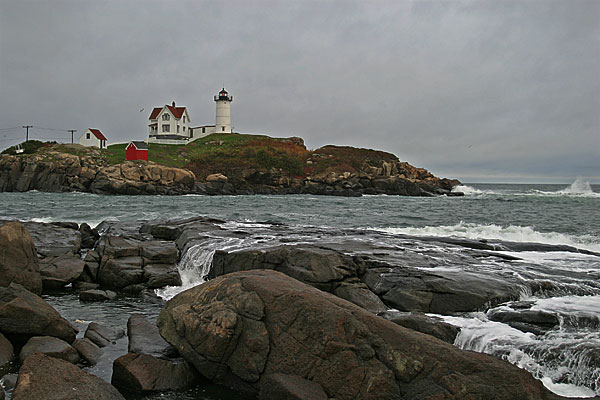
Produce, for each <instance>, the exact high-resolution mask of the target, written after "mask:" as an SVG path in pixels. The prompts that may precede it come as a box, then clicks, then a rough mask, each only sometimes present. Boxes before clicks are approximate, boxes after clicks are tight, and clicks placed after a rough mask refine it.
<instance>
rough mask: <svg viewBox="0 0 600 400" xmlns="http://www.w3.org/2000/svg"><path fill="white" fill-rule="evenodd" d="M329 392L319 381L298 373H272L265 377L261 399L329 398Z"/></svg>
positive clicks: (317, 399) (307, 399)
mask: <svg viewBox="0 0 600 400" xmlns="http://www.w3.org/2000/svg"><path fill="white" fill-rule="evenodd" d="M327 398H328V397H327V394H325V392H324V391H323V388H322V387H321V385H319V384H318V383H315V382H313V381H309V380H308V379H304V378H302V377H300V376H297V375H285V374H272V375H268V376H266V377H265V378H264V380H263V382H262V385H261V387H260V393H259V396H258V399H259V400H270V399H285V400H327Z"/></svg>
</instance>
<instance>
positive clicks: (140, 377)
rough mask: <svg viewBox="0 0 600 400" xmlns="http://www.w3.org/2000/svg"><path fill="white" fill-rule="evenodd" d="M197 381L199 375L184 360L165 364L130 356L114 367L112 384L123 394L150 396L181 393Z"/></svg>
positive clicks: (151, 358) (155, 358)
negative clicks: (157, 393) (144, 394)
mask: <svg viewBox="0 0 600 400" xmlns="http://www.w3.org/2000/svg"><path fill="white" fill-rule="evenodd" d="M197 381H198V373H197V372H196V371H195V369H194V367H193V366H192V365H191V364H190V363H188V362H187V361H185V360H182V359H180V360H179V361H177V362H175V361H172V360H162V359H160V358H157V357H154V356H151V355H149V354H137V353H128V354H125V355H124V356H121V357H119V358H117V359H116V360H115V361H114V363H113V375H112V379H111V383H112V384H113V385H114V386H115V387H117V388H119V389H120V390H121V391H123V392H133V393H148V392H159V391H164V390H179V389H184V388H186V387H189V386H192V385H194V384H195V383H197Z"/></svg>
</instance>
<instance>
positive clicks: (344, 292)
mask: <svg viewBox="0 0 600 400" xmlns="http://www.w3.org/2000/svg"><path fill="white" fill-rule="evenodd" d="M333 294H335V295H336V296H338V297H341V298H342V299H344V300H348V301H349V302H351V303H354V304H356V305H357V306H360V307H362V308H364V309H365V310H367V311H370V312H372V313H374V314H377V313H379V312H382V311H386V310H387V309H388V307H387V306H386V305H385V304H384V303H383V301H381V300H380V299H379V297H377V295H376V294H375V293H373V292H371V291H370V290H369V288H368V287H367V285H365V284H364V283H362V282H355V283H342V284H340V286H338V287H337V288H335V290H334V291H333Z"/></svg>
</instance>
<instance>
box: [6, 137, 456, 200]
mask: <svg viewBox="0 0 600 400" xmlns="http://www.w3.org/2000/svg"><path fill="white" fill-rule="evenodd" d="M236 139H237V140H238V141H239V139H238V138H236ZM292 139H294V140H292ZM246 143H247V145H243V144H242V145H240V144H237V143H236V145H235V147H234V146H230V147H227V146H222V145H223V144H222V142H215V141H207V142H206V143H200V144H197V145H196V146H197V147H196V148H195V149H194V147H193V146H192V145H190V146H186V147H185V148H183V147H182V149H183V150H185V151H190V152H192V151H194V150H196V151H202V152H204V153H203V154H205V157H206V159H201V158H196V159H192V160H193V161H191V162H188V163H187V164H186V166H187V168H189V169H184V168H175V167H168V166H165V165H160V164H157V163H154V162H146V161H123V162H121V163H119V164H113V165H111V163H110V162H109V161H108V160H109V158H108V157H107V153H106V150H99V149H94V148H86V147H82V146H79V145H53V146H48V147H46V148H44V149H42V150H40V151H38V152H37V153H35V154H31V155H18V156H16V155H0V191H3V192H12V191H16V192H23V191H28V190H40V191H49V192H65V191H81V192H90V193H99V194H131V195H135V194H170V195H172V194H187V193H199V194H209V195H218V194H302V193H306V194H324V195H338V196H360V195H363V194H391V195H405V196H433V195H441V194H448V195H452V194H454V193H452V192H451V190H452V188H453V187H454V186H456V185H458V184H459V183H460V182H459V181H456V180H449V179H440V178H438V177H436V176H434V175H433V174H431V173H430V172H428V171H427V170H425V169H422V168H415V167H413V166H412V165H410V164H408V163H406V162H402V161H400V160H399V159H398V158H397V157H396V156H395V155H393V154H390V153H385V152H381V151H375V150H368V149H357V148H352V147H337V146H325V147H322V148H320V149H317V150H315V151H308V150H306V148H305V147H304V143H303V142H302V139H300V138H291V139H272V138H268V139H264V138H263V139H261V140H260V142H259V141H257V140H255V139H252V140H248V141H247V142H246ZM211 146H213V147H215V149H216V150H215V151H212V147H211ZM276 146H279V147H276ZM182 149H179V148H178V149H177V151H183V150H182ZM169 151H172V149H169ZM155 153H156V155H157V156H161V157H163V158H164V159H166V158H165V155H164V154H161V153H160V149H156V151H155ZM166 160H167V161H180V160H176V159H173V160H171V159H166ZM198 160H200V161H202V162H200V161H198Z"/></svg>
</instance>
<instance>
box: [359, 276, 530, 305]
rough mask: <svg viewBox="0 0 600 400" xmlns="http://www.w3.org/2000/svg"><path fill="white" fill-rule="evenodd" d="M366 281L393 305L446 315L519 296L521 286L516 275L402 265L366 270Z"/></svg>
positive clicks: (375, 291)
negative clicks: (420, 268) (427, 268)
mask: <svg viewBox="0 0 600 400" xmlns="http://www.w3.org/2000/svg"><path fill="white" fill-rule="evenodd" d="M364 282H365V283H366V284H367V285H368V286H369V288H370V289H371V290H372V291H373V292H374V293H375V294H377V295H379V296H380V298H381V299H382V300H383V301H384V302H385V303H386V304H388V305H389V306H391V307H392V308H395V309H397V310H400V311H418V312H424V313H434V314H443V315H449V314H453V313H457V312H470V311H479V310H485V309H487V308H489V307H490V306H494V305H497V304H501V303H504V302H507V301H510V300H515V299H518V298H519V295H520V288H521V286H520V282H518V281H517V280H516V279H515V278H514V277H505V276H493V275H490V274H488V275H485V274H479V273H474V272H470V271H452V270H445V271H433V272H428V271H425V270H418V269H413V268H400V267H397V268H391V269H387V270H376V269H367V273H366V275H365V277H364Z"/></svg>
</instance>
